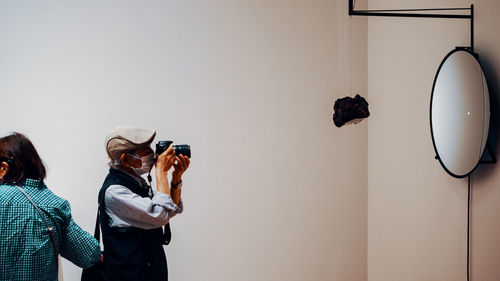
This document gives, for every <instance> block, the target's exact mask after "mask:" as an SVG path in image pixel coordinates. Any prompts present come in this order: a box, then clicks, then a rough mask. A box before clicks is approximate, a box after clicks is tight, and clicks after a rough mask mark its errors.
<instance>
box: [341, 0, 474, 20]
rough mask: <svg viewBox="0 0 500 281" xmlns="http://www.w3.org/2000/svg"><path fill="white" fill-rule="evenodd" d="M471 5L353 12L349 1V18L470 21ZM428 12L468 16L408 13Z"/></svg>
mask: <svg viewBox="0 0 500 281" xmlns="http://www.w3.org/2000/svg"><path fill="white" fill-rule="evenodd" d="M472 10H473V8H472V5H471V7H470V8H439V9H398V10H359V11H356V10H354V0H349V15H350V16H375V17H403V18H448V19H472ZM430 11H470V14H468V15H467V14H463V15H459V14H444V13H443V14H439V13H437V14H426V13H408V12H430Z"/></svg>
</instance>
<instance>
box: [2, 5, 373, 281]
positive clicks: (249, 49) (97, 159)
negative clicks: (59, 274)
mask: <svg viewBox="0 0 500 281" xmlns="http://www.w3.org/2000/svg"><path fill="white" fill-rule="evenodd" d="M344 2H345V3H344ZM346 2H347V1H343V0H338V1H326V0H316V1H305V0H302V1H284V0H272V1H269V0H266V1H264V0H260V1H229V0H214V1H148V2H144V1H142V2H139V1H8V2H7V1H2V2H0V40H1V44H0V62H1V63H0V93H1V98H2V100H1V104H2V115H3V116H4V119H3V122H2V124H1V125H0V128H1V129H2V131H6V130H7V131H14V130H15V131H19V132H22V133H25V134H26V135H27V136H28V137H29V138H30V139H31V140H32V141H33V143H34V144H35V146H36V147H37V148H38V150H39V152H40V154H41V157H42V158H43V159H44V160H45V162H46V164H47V166H48V170H49V173H48V178H47V183H48V185H49V187H50V188H51V189H52V190H53V191H54V192H55V193H56V194H59V195H60V196H62V197H64V198H66V199H68V200H69V202H70V203H71V205H72V212H73V216H74V219H75V220H76V221H77V222H78V223H79V224H80V225H82V226H83V227H84V228H85V229H87V230H89V231H93V225H94V219H95V213H96V207H97V206H96V200H97V192H98V189H99V187H100V185H101V184H102V181H103V179H104V176H105V175H106V172H107V166H106V162H107V159H106V155H105V152H104V148H103V141H104V137H105V135H106V133H107V132H108V131H109V130H111V129H112V128H113V127H115V126H117V125H124V124H126V125H136V126H143V127H151V128H156V129H157V130H158V135H157V136H158V137H157V140H161V139H173V140H175V141H176V142H178V143H189V144H191V145H192V149H193V158H192V165H191V167H190V170H189V171H188V173H187V174H186V175H185V179H184V181H185V185H184V193H183V197H184V201H185V213H184V214H183V215H182V216H179V217H176V218H175V219H174V221H173V222H172V227H173V243H172V244H171V246H169V247H167V248H166V251H167V256H168V259H169V267H170V276H171V279H172V280H190V281H191V280H239V281H244V280H273V281H274V280H339V281H344V280H349V281H355V280H366V247H367V246H366V226H367V221H366V215H367V214H366V204H367V203H366V202H367V201H366V200H367V199H366V184H367V177H366V174H367V170H366V169H367V158H366V157H367V156H366V155H367V151H366V149H367V123H366V122H363V123H361V124H359V125H356V126H349V127H344V128H341V129H337V128H335V127H334V126H333V122H332V121H331V114H332V106H333V102H334V101H335V100H336V99H337V98H340V97H343V96H346V95H352V94H353V93H354V92H359V93H360V94H362V95H364V96H366V20H363V19H352V20H351V21H349V18H348V16H347V15H346V14H347V12H346V11H347V7H346V5H347V3H346ZM63 267H64V271H65V274H66V280H78V278H79V274H80V270H79V269H77V268H76V267H75V266H73V265H72V264H70V263H69V262H65V263H64V266H63Z"/></svg>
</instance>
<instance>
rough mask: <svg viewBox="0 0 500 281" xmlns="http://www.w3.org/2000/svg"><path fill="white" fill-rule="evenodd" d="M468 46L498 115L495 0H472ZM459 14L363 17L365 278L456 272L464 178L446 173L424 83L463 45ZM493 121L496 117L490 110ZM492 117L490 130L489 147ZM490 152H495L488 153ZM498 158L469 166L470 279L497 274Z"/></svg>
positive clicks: (379, 0) (378, 4)
mask: <svg viewBox="0 0 500 281" xmlns="http://www.w3.org/2000/svg"><path fill="white" fill-rule="evenodd" d="M369 3H370V8H371V9H383V8H385V9H397V8H440V7H469V5H470V4H471V2H470V1H461V0H460V1H459V0H455V1H446V0H439V1H434V0H432V1H431V0H425V1H405V2H404V3H403V2H402V1H396V0H370V2H369ZM472 4H474V5H475V7H474V8H475V22H474V24H475V30H474V31H475V51H476V52H478V53H479V57H480V61H481V62H482V63H483V64H484V66H486V70H487V71H486V76H487V78H488V79H489V83H490V90H491V96H492V99H493V100H494V101H496V102H494V110H493V118H495V116H496V115H498V112H499V111H498V89H499V87H498V72H499V69H500V51H499V50H500V48H499V47H500V41H499V40H498V36H497V35H498V26H499V25H500V19H499V18H498V14H499V12H500V3H499V2H498V1H494V0H476V1H473V3H472ZM469 24H470V23H469V21H468V20H449V19H448V20H447V19H444V20H442V19H415V18H370V19H369V23H368V29H369V32H368V88H369V96H370V101H371V106H372V113H373V114H372V116H371V117H370V120H369V122H368V123H369V126H368V136H369V137H368V139H369V140H368V214H369V215H368V280H369V281H382V280H384V281H387V280H405V281H438V280H439V281H443V280H450V281H452V280H466V263H467V253H466V249H467V248H466V242H467V240H466V239H467V236H466V231H467V229H466V224H467V209H466V207H467V179H455V178H453V177H451V176H449V175H448V174H447V173H446V172H445V171H444V170H443V169H442V168H441V165H440V164H439V162H438V161H437V160H435V159H434V156H435V154H434V149H433V146H432V140H431V135H430V127H429V126H430V123H429V103H430V95H431V90H432V83H433V80H434V76H435V74H436V71H437V68H438V67H439V64H440V62H441V60H442V59H443V58H444V56H445V55H446V54H447V53H448V52H449V51H451V50H452V49H453V48H454V47H455V46H468V45H469V44H470V43H469V36H470V33H469ZM496 118H497V120H498V117H496ZM498 126H499V125H498V121H496V122H495V120H493V126H492V129H491V132H490V134H492V135H494V136H495V138H494V139H493V140H492V145H493V147H495V150H496V151H498V129H499V127H498ZM497 155H498V153H497ZM499 175H500V172H499V165H498V164H496V165H482V166H480V167H479V169H478V170H476V172H474V174H473V175H472V188H473V191H472V217H471V274H472V277H471V280H492V281H493V280H498V279H499V278H500V268H499V267H498V261H499V260H500V244H499V243H498V237H499V235H500V226H499V224H498V214H499V213H500V204H498V202H499V200H500V193H499V189H498V182H499V181H498V177H499Z"/></svg>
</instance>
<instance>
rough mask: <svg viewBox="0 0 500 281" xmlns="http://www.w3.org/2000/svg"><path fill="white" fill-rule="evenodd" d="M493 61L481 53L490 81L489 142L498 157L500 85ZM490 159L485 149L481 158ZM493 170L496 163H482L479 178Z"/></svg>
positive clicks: (478, 171) (488, 80)
mask: <svg viewBox="0 0 500 281" xmlns="http://www.w3.org/2000/svg"><path fill="white" fill-rule="evenodd" d="M491 61H493V60H490V59H489V56H488V55H485V54H481V55H480V56H479V62H480V63H481V66H482V67H483V70H484V75H485V77H486V81H487V82H488V90H489V92H490V106H491V115H490V130H489V134H488V142H487V144H488V145H489V146H490V148H491V150H492V153H493V155H494V156H495V157H496V158H497V159H498V151H499V147H500V94H499V91H498V89H499V88H500V85H499V79H498V73H497V71H496V70H495V68H494V67H493V65H492V64H491V63H490V62H491ZM489 159H491V158H490V157H489V155H487V153H486V149H485V153H483V156H482V158H481V160H489ZM493 171H494V165H491V164H482V165H481V164H480V165H479V166H478V169H477V173H479V174H480V176H479V177H478V178H479V179H481V178H487V177H488V176H489V175H490V173H493Z"/></svg>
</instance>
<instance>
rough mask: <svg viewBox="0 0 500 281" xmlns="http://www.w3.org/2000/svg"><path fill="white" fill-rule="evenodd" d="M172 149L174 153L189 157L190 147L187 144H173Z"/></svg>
mask: <svg viewBox="0 0 500 281" xmlns="http://www.w3.org/2000/svg"><path fill="white" fill-rule="evenodd" d="M174 151H175V154H176V155H180V154H182V155H184V156H187V157H188V158H191V147H190V146H189V145H187V144H178V145H174Z"/></svg>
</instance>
